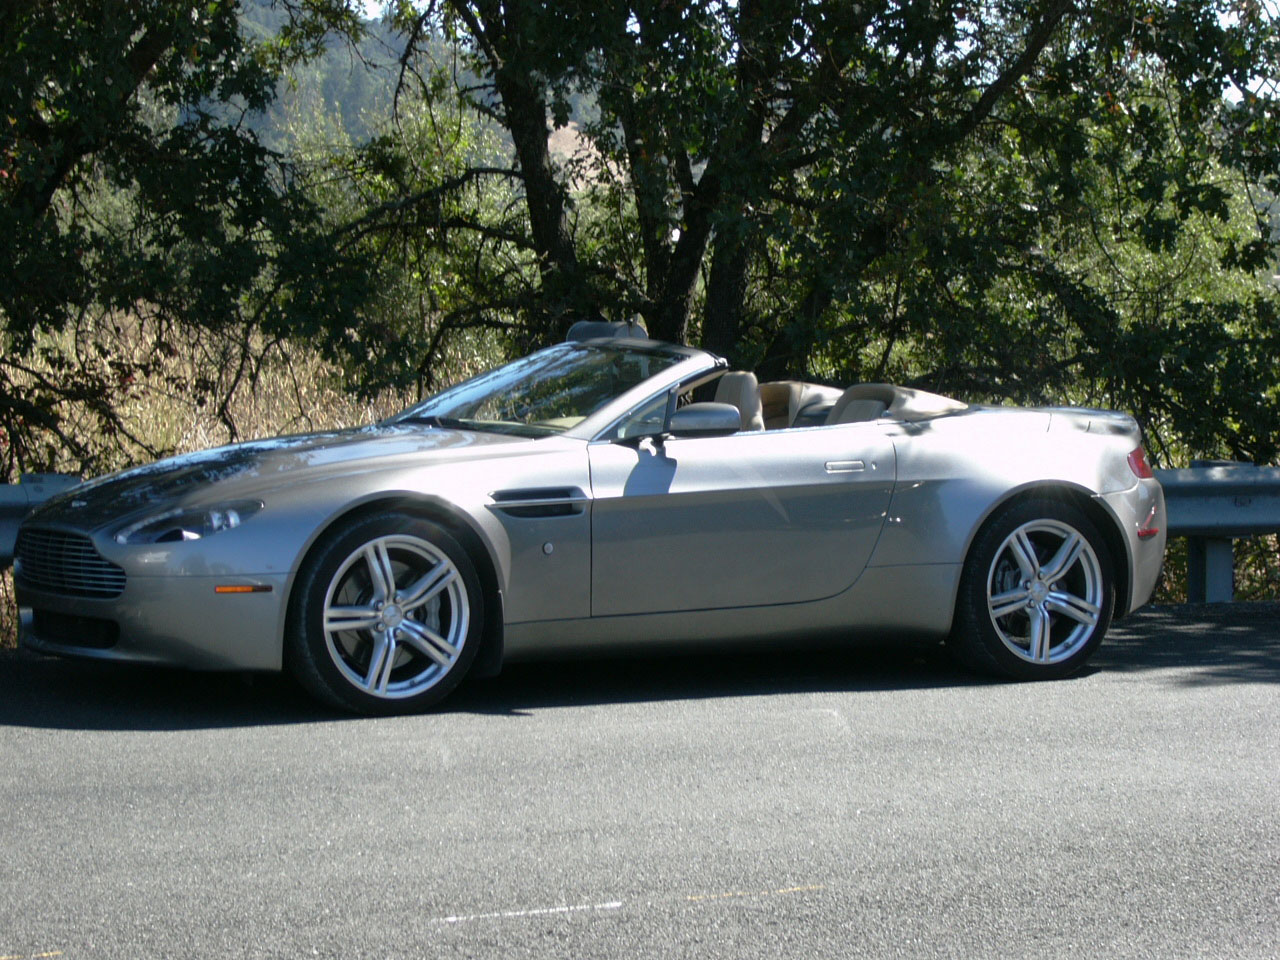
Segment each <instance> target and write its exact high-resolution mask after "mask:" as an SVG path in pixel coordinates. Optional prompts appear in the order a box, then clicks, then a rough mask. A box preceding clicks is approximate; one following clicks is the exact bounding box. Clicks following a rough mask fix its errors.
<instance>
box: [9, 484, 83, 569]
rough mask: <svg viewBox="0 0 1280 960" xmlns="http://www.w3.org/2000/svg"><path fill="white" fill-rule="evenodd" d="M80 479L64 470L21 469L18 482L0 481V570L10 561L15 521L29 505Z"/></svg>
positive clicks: (20, 518)
mask: <svg viewBox="0 0 1280 960" xmlns="http://www.w3.org/2000/svg"><path fill="white" fill-rule="evenodd" d="M79 482H80V478H79V477H70V476H67V475H66V474H65V473H24V474H23V475H22V476H21V477H20V478H19V481H18V483H14V484H9V483H0V570H3V569H4V568H5V567H7V566H9V564H11V563H13V543H14V541H15V540H16V539H17V538H18V525H19V524H21V523H22V518H23V517H25V516H26V515H27V514H28V513H29V512H30V511H31V508H32V507H34V506H36V504H40V503H44V502H45V501H46V500H48V499H49V498H50V497H52V496H53V495H54V494H55V493H61V492H62V491H63V490H68V489H70V488H71V487H74V486H75V485H76V484H77V483H79Z"/></svg>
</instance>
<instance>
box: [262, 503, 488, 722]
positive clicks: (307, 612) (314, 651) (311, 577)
mask: <svg viewBox="0 0 1280 960" xmlns="http://www.w3.org/2000/svg"><path fill="white" fill-rule="evenodd" d="M397 535H399V536H412V537H418V538H420V539H422V540H425V541H427V542H429V543H430V544H431V545H432V546H433V547H434V548H435V549H437V550H439V551H440V552H441V553H443V554H445V555H446V556H447V557H448V558H449V560H450V561H451V562H452V563H453V565H454V567H456V568H457V570H458V574H459V576H460V578H461V580H462V585H463V587H464V589H465V590H466V595H467V607H468V618H467V634H466V637H465V638H464V640H463V644H462V649H461V652H460V653H459V656H458V658H457V660H456V661H454V663H453V665H452V666H451V667H450V668H449V670H448V671H447V672H446V673H445V674H444V675H443V676H441V677H440V678H439V679H438V680H437V681H436V682H435V683H433V684H432V685H431V686H430V687H428V688H427V689H425V690H423V691H422V692H420V693H417V694H414V695H413V696H410V697H402V698H397V699H393V698H382V697H375V696H371V695H370V694H367V693H365V692H364V691H362V690H358V689H356V688H355V687H353V686H352V685H351V683H350V681H348V680H347V678H346V677H345V676H344V675H343V674H342V672H341V671H340V670H339V669H338V667H337V665H336V664H335V663H334V662H333V659H332V657H331V655H330V653H329V649H328V643H327V642H326V638H325V631H324V605H325V598H326V594H327V592H328V589H329V585H330V583H331V582H332V580H333V577H334V576H335V575H336V574H337V572H338V569H339V568H340V567H341V566H342V564H343V562H344V561H346V559H347V558H348V557H350V556H351V554H352V553H354V552H355V551H356V550H357V549H359V548H360V547H361V546H363V545H364V544H366V543H369V542H370V541H372V540H376V539H377V538H379V537H385V536H397ZM483 615H484V604H483V603H482V602H481V587H480V578H479V576H478V575H477V573H476V569H475V563H474V562H473V561H472V560H471V557H470V555H469V554H468V553H467V551H466V549H465V548H463V546H462V545H461V544H460V543H459V542H458V541H457V539H455V538H454V537H453V535H452V534H450V533H449V532H448V531H447V530H445V529H444V528H443V527H441V526H440V525H439V524H437V523H434V522H433V521H431V520H427V519H425V518H423V517H417V516H413V515H412V514H406V513H389V514H375V515H367V516H364V517H361V518H356V519H353V520H351V521H348V522H346V523H344V524H342V525H341V526H339V527H336V528H335V529H334V530H333V531H331V532H330V533H329V534H328V535H327V536H326V537H324V538H323V539H322V540H321V541H320V543H319V544H318V545H317V547H316V548H315V549H313V550H312V551H311V553H310V554H309V555H308V556H307V558H306V560H305V561H304V562H303V564H302V568H301V569H300V571H299V573H298V579H297V581H296V584H295V586H294V589H293V592H292V594H291V596H290V602H289V614H288V628H287V630H286V638H285V666H286V668H287V669H288V670H289V671H290V672H291V673H292V674H293V675H294V676H295V677H296V678H297V679H298V680H299V681H300V682H301V683H302V685H303V686H304V687H306V688H307V690H308V691H310V692H311V693H312V694H314V695H315V696H317V697H319V698H320V699H322V700H325V701H327V702H328V703H331V704H333V705H335V706H338V707H341V708H343V709H345V710H351V711H354V712H357V713H364V714H377V715H386V714H395V713H414V712H417V711H420V710H424V709H426V708H428V707H430V706H432V705H434V704H436V703H438V702H440V701H441V700H442V699H444V698H445V697H446V696H448V695H449V694H450V693H451V692H452V691H453V690H454V689H455V688H456V687H457V686H458V684H459V683H461V682H462V679H463V677H464V676H465V675H466V673H467V670H468V669H469V668H470V666H471V664H472V662H474V660H475V658H476V655H477V653H478V652H479V647H480V643H481V638H482V636H483V627H484V624H483Z"/></svg>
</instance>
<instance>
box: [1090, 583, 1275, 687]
mask: <svg viewBox="0 0 1280 960" xmlns="http://www.w3.org/2000/svg"><path fill="white" fill-rule="evenodd" d="M1092 664H1093V666H1095V667H1096V668H1097V669H1099V670H1103V671H1116V672H1124V673H1141V672H1145V671H1152V670H1167V671H1170V679H1171V680H1172V681H1173V682H1175V683H1180V684H1188V685H1201V684H1210V683H1280V603H1201V604H1180V605H1177V606H1164V607H1145V608H1143V609H1142V610H1139V611H1138V612H1137V613H1135V614H1133V615H1132V616H1130V617H1127V618H1126V619H1124V620H1122V621H1120V623H1118V624H1116V625H1115V626H1114V627H1112V629H1111V633H1110V634H1108V636H1107V639H1106V642H1105V643H1103V645H1102V647H1101V648H1100V649H1099V651H1098V653H1097V654H1096V655H1095V656H1094V658H1093V660H1092Z"/></svg>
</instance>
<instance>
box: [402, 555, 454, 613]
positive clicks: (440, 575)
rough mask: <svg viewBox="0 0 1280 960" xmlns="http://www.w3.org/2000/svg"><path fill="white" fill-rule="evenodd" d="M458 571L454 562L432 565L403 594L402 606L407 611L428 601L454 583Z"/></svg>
mask: <svg viewBox="0 0 1280 960" xmlns="http://www.w3.org/2000/svg"><path fill="white" fill-rule="evenodd" d="M457 575H458V571H457V570H456V569H455V568H454V566H453V564H451V563H448V562H442V563H440V564H437V565H436V566H434V567H432V568H431V569H430V570H429V571H427V573H426V574H425V575H424V576H423V577H421V578H420V579H419V580H418V581H417V582H415V583H413V584H412V585H411V586H409V587H408V588H407V589H406V590H405V591H404V593H403V594H402V595H401V602H400V606H401V609H403V610H404V611H405V612H406V613H407V612H408V611H410V610H416V609H417V608H418V607H420V606H422V605H423V604H424V603H427V602H429V601H430V600H431V598H432V597H434V596H435V595H436V594H438V593H439V592H440V591H441V590H443V589H444V588H445V587H447V586H448V585H449V584H451V583H453V581H454V578H456V577H457Z"/></svg>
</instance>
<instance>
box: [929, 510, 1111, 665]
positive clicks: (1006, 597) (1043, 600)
mask: <svg viewBox="0 0 1280 960" xmlns="http://www.w3.org/2000/svg"><path fill="white" fill-rule="evenodd" d="M1114 583H1115V577H1114V574H1113V570H1112V564H1111V557H1110V555H1109V554H1108V553H1107V550H1106V547H1105V545H1104V542H1103V540H1102V536H1101V534H1099V533H1098V530H1097V528H1096V527H1095V526H1094V525H1093V523H1092V522H1091V521H1090V520H1089V518H1088V517H1087V516H1086V515H1085V514H1084V512H1083V511H1082V510H1080V509H1079V508H1078V507H1076V506H1075V505H1073V504H1071V503H1068V502H1066V501H1062V500H1051V499H1047V498H1036V499H1028V500H1019V501H1016V502H1014V503H1012V504H1009V505H1008V506H1006V507H1004V508H1002V509H1001V510H1000V511H998V512H997V513H996V514H995V515H994V516H993V517H992V518H991V520H989V521H988V522H987V524H986V525H985V526H984V527H983V528H982V530H981V531H980V532H979V533H978V536H977V538H976V539H975V540H974V543H973V546H972V547H971V548H970V551H969V556H968V559H967V560H966V561H965V566H964V572H963V574H962V575H961V580H960V593H959V597H958V599H957V603H956V622H955V628H954V630H953V632H952V637H951V641H950V645H951V646H952V648H953V649H954V650H955V652H956V653H957V654H958V655H959V657H960V659H961V660H962V661H963V662H965V663H966V664H967V665H969V666H971V667H974V668H977V669H979V670H981V671H983V672H985V673H994V674H998V675H1001V676H1006V677H1011V678H1013V679H1018V680H1051V679H1057V678H1060V677H1067V676H1070V675H1071V674H1073V673H1075V672H1077V671H1078V670H1080V668H1081V667H1083V666H1084V664H1085V662H1086V661H1087V660H1088V659H1089V657H1091V656H1092V655H1093V652H1094V651H1095V650H1096V649H1097V648H1098V644H1100V643H1101V642H1102V638H1103V636H1104V635H1105V634H1106V632H1107V627H1108V626H1109V625H1110V623H1111V614H1112V608H1113V606H1114V603H1115V586H1114Z"/></svg>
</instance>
